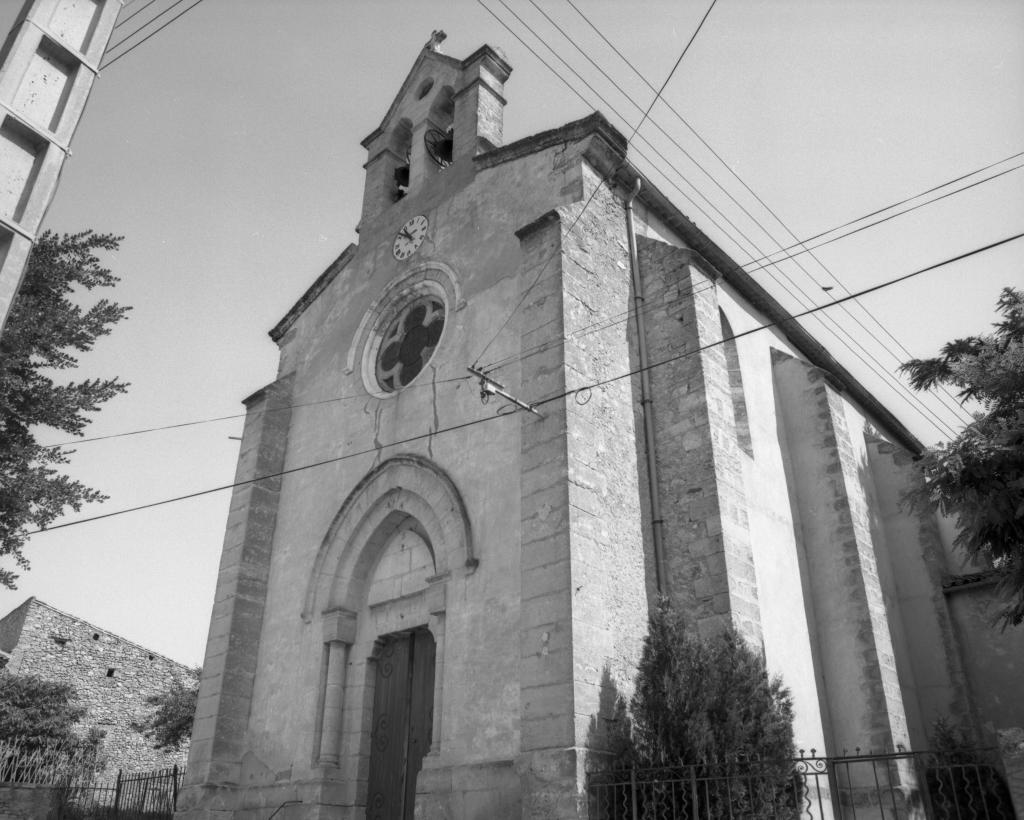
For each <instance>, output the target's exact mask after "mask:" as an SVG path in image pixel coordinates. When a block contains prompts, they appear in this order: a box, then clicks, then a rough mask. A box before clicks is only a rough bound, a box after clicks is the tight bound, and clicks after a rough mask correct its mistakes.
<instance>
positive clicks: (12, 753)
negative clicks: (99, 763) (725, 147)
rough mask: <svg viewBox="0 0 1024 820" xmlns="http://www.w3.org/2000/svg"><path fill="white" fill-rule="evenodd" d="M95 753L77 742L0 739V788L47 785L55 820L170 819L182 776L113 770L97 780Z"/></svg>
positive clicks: (171, 772)
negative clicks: (113, 774)
mask: <svg viewBox="0 0 1024 820" xmlns="http://www.w3.org/2000/svg"><path fill="white" fill-rule="evenodd" d="M96 768H97V767H96V750H95V749H94V748H91V747H88V746H85V745H83V744H74V743H70V744H68V743H63V744H62V743H56V744H45V743H44V744H33V743H30V742H26V741H20V742H19V741H3V740H0V784H3V783H18V784H34V785H38V786H47V787H49V788H50V789H51V790H52V795H53V800H54V805H55V807H56V809H57V816H58V819H59V820H115V819H116V820H171V818H172V817H173V816H174V809H175V807H176V806H177V802H178V789H179V788H180V786H181V780H182V777H183V774H184V772H183V771H182V770H179V769H178V767H177V766H174V767H172V768H170V769H160V770H157V771H151V772H141V773H125V772H123V771H119V772H118V773H117V778H116V780H114V781H112V782H108V783H103V782H98V780H97V771H96Z"/></svg>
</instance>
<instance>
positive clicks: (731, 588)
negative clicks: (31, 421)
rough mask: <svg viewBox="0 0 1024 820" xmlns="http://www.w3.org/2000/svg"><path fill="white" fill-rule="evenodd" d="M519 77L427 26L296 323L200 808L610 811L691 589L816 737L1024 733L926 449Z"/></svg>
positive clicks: (206, 674) (191, 779)
mask: <svg viewBox="0 0 1024 820" xmlns="http://www.w3.org/2000/svg"><path fill="white" fill-rule="evenodd" d="M510 72H511V68H510V66H509V65H508V64H507V62H506V61H505V59H504V58H503V57H502V55H501V54H499V53H498V52H497V51H495V50H494V49H492V48H490V47H487V46H484V47H482V48H480V49H479V50H478V51H476V52H475V53H474V54H472V55H470V56H469V57H467V58H466V59H464V60H458V59H453V58H452V57H449V56H445V55H443V54H441V53H439V52H438V51H437V50H436V48H434V47H433V46H432V45H428V46H427V47H426V48H424V50H423V52H422V53H421V54H420V55H419V57H418V58H417V60H416V61H415V63H414V65H413V67H412V70H411V71H410V73H409V75H408V77H407V78H406V80H405V82H404V84H403V85H402V87H401V89H400V90H399V92H398V95H397V97H396V98H395V100H394V102H393V103H392V104H391V107H390V108H389V109H388V111H387V113H386V115H385V117H384V119H383V121H382V122H381V123H380V125H379V126H378V127H377V128H375V129H374V130H373V131H372V132H371V133H370V135H369V136H368V137H366V139H365V140H364V141H363V146H364V147H365V148H366V149H367V162H366V166H365V168H366V183H365V190H364V193H363V208H362V219H361V223H360V227H359V244H358V245H351V246H349V247H348V248H346V249H345V250H344V251H343V252H342V253H341V255H340V256H339V257H338V259H337V260H336V261H335V262H334V263H333V264H332V265H331V266H330V267H328V269H327V270H326V271H324V273H323V274H321V275H320V276H319V278H317V279H316V280H315V281H314V282H313V284H312V285H311V286H310V287H309V289H308V290H307V292H306V293H305V294H304V295H303V296H302V298H301V299H300V300H299V301H298V302H297V303H296V305H295V306H294V307H293V308H292V309H291V310H290V311H289V312H288V313H287V315H286V316H285V317H284V318H283V319H282V320H281V321H280V322H279V323H278V325H277V326H276V327H275V328H274V329H273V330H272V331H271V337H272V338H273V339H274V340H275V341H276V342H277V344H278V346H279V348H280V366H279V371H278V377H277V379H276V380H275V381H274V382H273V383H271V384H269V385H267V386H266V387H265V388H264V389H262V390H260V391H259V392H257V393H256V394H254V395H253V396H250V397H249V398H248V399H247V400H246V402H245V403H246V407H247V409H248V415H247V418H246V422H245V429H244V435H243V441H242V448H241V453H240V456H239V463H238V471H237V476H236V480H237V481H238V482H239V483H238V486H237V487H236V489H235V490H234V496H233V499H232V503H231V508H230V513H229V518H228V522H227V532H226V536H225V541H224V550H223V557H222V561H221V568H220V574H219V580H218V586H217V595H216V603H215V605H214V610H213V617H212V621H211V625H210V632H209V642H208V646H207V653H206V660H205V663H204V667H203V678H202V681H201V685H200V697H199V706H198V712H197V716H196V723H195V728H194V733H193V740H192V750H191V754H190V758H189V766H188V775H187V779H186V784H185V788H184V791H183V794H182V798H181V800H180V802H179V816H180V817H184V818H196V819H197V820H198V818H214V817H217V818H221V817H234V818H250V817H252V818H255V817H264V816H266V815H267V814H269V813H270V812H271V811H273V810H275V809H278V808H280V807H282V806H284V805H286V804H287V811H288V815H287V816H288V817H289V818H293V819H294V818H300V817H302V818H326V817H332V818H334V817H337V818H362V817H368V818H409V817H413V816H415V817H417V818H442V817H443V818H459V819H460V820H461V819H462V818H506V817H529V818H549V817H550V818H569V817H584V816H586V811H587V808H586V801H585V800H583V799H582V798H581V794H582V789H583V783H584V778H585V766H586V764H587V758H588V755H589V754H591V753H592V752H595V751H599V750H600V748H601V744H602V742H603V735H604V727H605V720H606V719H607V718H609V717H610V709H611V705H612V703H613V702H614V697H615V695H616V694H624V695H627V696H628V694H629V693H630V691H631V689H632V677H633V672H634V670H635V665H636V662H637V660H638V656H639V652H640V649H641V645H642V641H643V637H644V635H645V633H646V621H647V614H648V610H649V605H650V603H651V602H652V601H653V600H655V599H656V597H657V596H658V595H659V594H664V595H667V596H668V597H669V598H670V599H671V601H672V602H673V603H674V605H675V606H677V607H679V608H681V609H682V611H683V612H685V614H686V616H687V618H688V619H689V621H690V623H691V624H692V625H693V628H694V629H695V630H698V631H700V632H701V633H704V634H709V633H712V632H714V631H716V630H719V629H721V628H722V627H723V626H724V625H726V624H729V623H732V624H734V625H736V627H737V628H738V629H739V630H740V631H741V633H742V634H743V635H744V636H745V637H746V639H747V640H748V641H749V642H750V643H751V644H752V645H753V646H755V647H758V648H759V649H761V651H762V652H763V653H764V657H765V658H766V661H767V665H768V667H769V669H770V670H771V671H773V672H778V673H780V674H782V676H783V677H784V679H785V682H786V683H787V685H788V686H789V687H790V689H791V690H792V693H793V697H794V700H795V704H796V735H797V740H798V744H799V745H800V746H802V747H804V748H808V749H809V748H812V747H813V748H815V749H818V750H824V751H825V752H826V753H835V752H838V751H841V750H842V749H844V748H850V749H852V748H854V747H856V746H860V747H863V748H869V747H870V748H875V749H896V748H899V747H903V748H925V747H927V745H928V737H927V733H928V728H929V724H930V722H931V721H932V720H933V719H934V718H935V717H937V716H939V715H948V716H953V717H954V718H956V719H961V720H966V721H968V722H969V723H971V724H972V725H975V726H978V725H980V724H982V723H985V722H988V723H990V724H992V725H994V726H997V727H998V726H1012V725H1022V724H1024V706H1022V704H1021V699H1020V698H1019V697H1014V696H1013V695H1012V693H1013V692H1014V691H1017V692H1018V693H1019V691H1020V688H1019V684H1020V674H1019V668H1018V669H1016V670H1015V669H1014V668H1013V666H1012V663H1011V664H1009V665H1008V664H1007V662H1006V658H1005V653H1004V655H1003V656H1000V654H999V653H1000V652H1003V651H1004V650H1003V648H1000V647H995V648H992V647H989V648H988V649H985V648H984V647H980V648H978V651H979V652H982V653H984V652H988V655H987V656H986V657H987V658H988V660H989V661H991V663H992V664H993V665H998V664H1000V663H1002V666H1001V667H1000V668H1001V669H1002V670H1003V671H1002V672H1001V673H1000V676H998V681H997V682H993V680H994V679H992V678H986V677H985V676H979V675H977V674H975V673H974V672H973V671H972V669H971V668H970V667H969V665H968V663H967V662H966V661H965V657H966V656H965V654H964V649H963V636H964V630H970V629H973V628H974V627H973V626H972V620H971V619H972V618H975V617H976V613H971V612H967V613H966V614H965V613H964V612H960V613H959V614H958V611H957V605H956V604H951V600H950V599H951V598H954V597H956V596H958V595H961V594H965V595H970V594H976V593H971V592H970V587H969V585H967V591H966V592H964V593H959V592H957V591H956V590H957V589H959V588H960V587H958V586H957V585H956V584H955V583H951V582H950V576H951V575H952V574H954V573H955V568H956V567H957V566H958V559H957V558H956V557H955V556H954V555H953V554H952V550H951V547H950V533H949V532H948V528H943V527H941V526H940V525H939V522H936V521H934V520H932V519H931V518H928V517H918V516H916V515H913V514H910V513H908V512H907V511H906V510H904V509H902V508H901V507H900V504H899V498H900V495H901V493H902V491H903V489H904V488H906V487H907V486H909V482H912V481H913V480H914V475H915V473H914V469H913V465H912V461H911V460H912V457H913V455H914V453H916V452H918V451H919V450H920V444H919V443H918V442H917V441H916V440H915V439H914V437H913V436H912V435H911V434H910V433H909V432H908V431H907V430H906V428H905V427H904V426H903V425H902V424H901V423H900V422H899V421H898V420H897V419H896V418H895V417H894V416H893V414H892V413H891V412H889V411H888V410H887V409H886V408H885V407H884V406H882V405H881V404H880V403H879V401H878V400H877V399H876V398H875V397H874V396H873V395H871V394H870V393H869V392H868V391H867V390H865V388H864V387H863V386H861V385H860V384H859V383H858V382H857V381H856V379H854V378H853V376H852V375H851V374H850V373H849V372H847V371H846V370H845V369H844V368H843V367H842V366H841V365H840V364H839V363H838V362H837V361H836V360H835V359H834V358H833V357H832V356H831V355H829V353H828V352H827V351H826V350H825V349H824V348H823V347H822V346H821V345H820V344H819V343H818V342H817V341H816V340H815V339H814V338H813V337H812V336H811V335H810V334H809V333H808V332H807V331H806V330H804V328H803V327H802V326H801V325H800V324H799V323H797V322H796V321H794V320H793V319H792V318H791V317H789V316H788V314H787V313H786V312H785V311H784V310H783V308H782V307H781V306H780V305H779V304H778V303H777V302H776V301H775V300H774V299H773V298H772V297H771V296H770V295H769V294H768V293H767V292H766V291H765V290H763V289H762V288H761V286H760V285H759V284H758V283H757V282H756V281H755V280H754V279H753V278H752V277H751V276H750V275H748V274H747V273H746V272H744V271H743V270H742V269H741V268H740V267H739V266H738V265H737V264H736V263H735V262H734V261H733V260H732V259H730V258H729V257H728V256H727V255H726V254H725V253H724V252H723V251H722V250H721V249H720V248H718V247H717V246H716V245H715V244H714V243H713V242H712V241H711V240H710V239H709V238H708V237H707V236H705V235H704V234H703V233H702V232H701V231H700V230H699V229H698V228H697V227H696V226H695V225H694V224H693V223H692V222H690V221H689V220H688V219H687V218H686V217H685V216H684V215H683V214H682V213H680V211H679V210H678V209H677V208H676V207H675V206H674V205H673V204H672V203H671V202H670V201H669V200H668V198H666V197H665V196H664V195H663V194H662V193H661V192H659V191H658V190H657V188H655V187H654V186H652V185H651V184H650V183H649V182H648V181H646V180H643V179H641V177H640V175H639V174H638V172H637V171H636V170H635V169H634V168H633V167H632V166H631V165H630V164H629V161H628V159H627V142H626V139H625V138H624V136H623V135H622V134H620V133H619V132H618V131H617V130H616V129H615V128H613V127H612V126H611V125H609V123H608V122H607V121H606V120H605V119H604V118H603V117H601V116H600V115H593V116H590V117H587V118H585V119H582V120H579V121H577V122H572V123H569V124H568V125H565V126H562V127H561V128H557V129H555V130H551V131H547V132H544V133H541V134H537V135H535V136H532V137H529V138H527V139H523V140H519V141H517V142H514V143H511V144H507V145H505V144H503V141H502V110H503V106H504V103H505V99H504V93H505V81H506V80H507V79H508V77H509V74H510ZM638 182H639V185H638ZM635 305H639V307H638V308H635V307H634V306H635ZM762 326H763V327H764V329H760V330H759V328H762ZM755 331H756V332H755ZM470 365H478V366H480V367H484V368H485V369H486V370H487V373H488V375H489V377H490V381H488V380H483V381H480V380H478V379H477V378H476V377H475V376H474V377H470V376H469V374H468V373H467V367H468V366H470ZM503 394H504V395H505V396H512V397H515V398H517V399H519V400H520V401H525V402H528V403H533V404H535V405H536V407H535V409H536V410H537V411H538V412H537V413H533V412H527V411H526V410H522V409H519V408H517V407H516V405H514V404H513V403H512V402H510V401H508V400H507V398H503V397H502V396H503ZM342 397H344V398H342ZM483 399H489V402H488V403H487V404H484V403H482V400H483ZM514 411H516V412H514ZM961 586H963V585H961ZM961 609H964V608H963V607H961ZM967 609H970V607H967ZM1018 640H1019V639H1018ZM1017 648H1018V650H1019V649H1020V648H1022V647H1021V646H1020V645H1019V644H1018V647H1017ZM1000 657H1002V660H1000ZM993 686H994V687H995V688H996V689H998V690H999V691H998V692H997V693H996V695H995V696H994V697H990V696H989V695H991V694H992V693H991V692H990V690H991V688H992V687H993ZM1014 687H1016V689H1015V688H1014ZM986 692H988V693H989V694H986Z"/></svg>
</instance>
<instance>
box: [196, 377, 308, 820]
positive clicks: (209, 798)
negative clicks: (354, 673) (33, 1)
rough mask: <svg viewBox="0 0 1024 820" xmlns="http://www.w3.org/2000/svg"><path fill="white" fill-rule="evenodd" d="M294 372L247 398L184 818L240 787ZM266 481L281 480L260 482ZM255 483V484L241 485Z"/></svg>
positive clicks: (209, 808) (200, 814) (209, 807)
mask: <svg viewBox="0 0 1024 820" xmlns="http://www.w3.org/2000/svg"><path fill="white" fill-rule="evenodd" d="M293 382H294V375H293V374H289V375H286V376H284V377H282V378H280V379H278V380H277V381H275V382H273V383H272V384H270V385H268V386H267V387H265V388H264V389H263V390H261V391H259V392H258V393H256V394H255V395H253V396H252V397H250V398H249V399H247V400H246V408H247V414H246V420H245V427H244V430H243V434H242V444H241V448H240V452H239V457H238V467H237V470H236V473H235V483H236V484H238V485H239V486H236V487H235V488H234V490H233V491H232V497H231V505H230V509H229V513H228V521H227V526H226V531H225V535H224V547H223V551H222V554H221V563H220V569H219V571H218V577H217V588H216V592H215V596H214V604H213V613H212V615H211V619H210V631H209V637H208V638H207V646H206V654H205V660H204V663H203V675H202V679H201V681H200V685H199V700H198V704H197V707H196V716H195V724H194V727H193V730H192V747H191V750H190V754H189V762H188V770H187V773H186V780H185V783H184V786H183V789H182V792H181V795H180V797H179V807H180V809H179V812H178V814H177V816H179V817H183V818H185V817H187V818H199V817H207V816H213V815H211V814H210V813H209V812H210V811H214V810H215V809H214V808H213V807H214V806H216V807H218V808H220V809H223V808H224V805H223V804H222V800H223V797H224V795H223V794H222V793H223V791H224V790H228V791H231V790H233V789H234V788H237V785H238V783H239V776H240V765H241V758H242V754H243V751H244V748H243V747H244V742H245V735H246V731H247V727H248V720H249V709H250V703H251V698H252V689H253V682H254V679H255V674H256V662H257V655H258V647H259V640H260V633H261V630H262V625H263V610H264V606H265V603H266V593H267V580H268V577H269V573H270V559H271V550H272V546H273V537H274V529H275V524H276V519H277V506H278V502H279V499H280V491H281V483H282V477H281V476H280V475H276V476H275V474H277V473H280V472H281V470H282V469H283V468H284V459H285V453H286V450H287V444H288V428H289V424H290V421H291V400H292V387H293ZM259 476H274V477H271V478H266V479H262V480H258V481H254V480H253V479H256V478H258V477H259ZM241 482H251V483H241Z"/></svg>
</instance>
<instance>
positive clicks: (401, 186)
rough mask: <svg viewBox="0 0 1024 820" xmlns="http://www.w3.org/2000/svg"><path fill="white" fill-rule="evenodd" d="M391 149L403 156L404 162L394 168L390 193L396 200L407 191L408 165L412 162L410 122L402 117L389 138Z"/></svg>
mask: <svg viewBox="0 0 1024 820" xmlns="http://www.w3.org/2000/svg"><path fill="white" fill-rule="evenodd" d="M391 150H392V151H394V152H395V153H396V154H398V156H400V157H404V158H405V162H404V164H399V165H398V166H397V167H396V168H395V188H394V191H393V193H392V195H393V197H394V201H395V202H397V201H398V200H400V199H401V198H402V197H404V196H406V195H407V194H408V193H409V166H410V165H411V163H412V123H411V122H409V120H407V119H403V120H402V121H401V122H399V123H398V125H397V126H396V127H395V132H394V134H393V135H392V138H391Z"/></svg>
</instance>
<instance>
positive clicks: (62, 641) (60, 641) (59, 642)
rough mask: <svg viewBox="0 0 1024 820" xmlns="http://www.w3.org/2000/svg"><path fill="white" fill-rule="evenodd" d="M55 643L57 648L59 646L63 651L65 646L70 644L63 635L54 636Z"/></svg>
mask: <svg viewBox="0 0 1024 820" xmlns="http://www.w3.org/2000/svg"><path fill="white" fill-rule="evenodd" d="M53 642H54V643H55V644H57V646H59V647H60V648H61V649H63V648H64V645H65V644H66V643H67V642H68V639H67V638H65V637H63V636H61V635H54V636H53Z"/></svg>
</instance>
